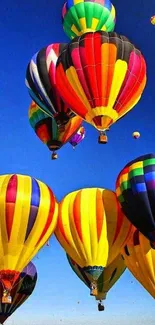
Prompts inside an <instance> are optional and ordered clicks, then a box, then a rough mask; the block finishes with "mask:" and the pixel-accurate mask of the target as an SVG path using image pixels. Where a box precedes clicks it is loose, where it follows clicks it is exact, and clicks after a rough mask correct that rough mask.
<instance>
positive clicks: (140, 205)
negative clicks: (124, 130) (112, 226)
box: [116, 154, 155, 244]
mask: <svg viewBox="0 0 155 325" xmlns="http://www.w3.org/2000/svg"><path fill="white" fill-rule="evenodd" d="M116 194H117V197H118V200H119V202H120V204H121V207H122V210H123V212H124V213H125V215H126V216H127V217H128V219H129V220H130V221H131V222H132V224H133V225H134V226H135V227H136V228H138V229H139V230H140V231H141V232H142V234H143V235H144V236H146V237H147V238H148V239H149V240H150V241H151V243H152V244H153V243H154V244H155V154H147V155H144V156H141V157H138V158H136V159H134V160H133V161H131V162H130V163H128V164H127V165H126V166H125V167H124V168H123V169H122V171H121V172H120V174H119V175H118V178H117V182H116Z"/></svg>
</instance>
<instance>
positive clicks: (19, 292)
mask: <svg viewBox="0 0 155 325" xmlns="http://www.w3.org/2000/svg"><path fill="white" fill-rule="evenodd" d="M36 282H37V270H36V268H35V265H34V264H33V263H31V262H30V263H29V264H28V265H27V266H26V267H25V268H24V270H23V271H22V272H21V273H20V276H19V279H18V280H17V281H16V282H15V284H14V287H13V289H12V290H11V296H12V303H11V304H8V303H0V323H1V324H3V323H4V322H5V321H6V320H7V318H8V317H10V316H11V315H12V314H13V313H14V312H15V310H16V309H17V308H19V307H20V306H21V305H22V304H23V303H24V302H25V300H27V299H28V298H29V296H30V295H31V294H32V292H33V290H34V288H35V286H36ZM2 295H3V290H2V286H0V297H1V299H2Z"/></svg>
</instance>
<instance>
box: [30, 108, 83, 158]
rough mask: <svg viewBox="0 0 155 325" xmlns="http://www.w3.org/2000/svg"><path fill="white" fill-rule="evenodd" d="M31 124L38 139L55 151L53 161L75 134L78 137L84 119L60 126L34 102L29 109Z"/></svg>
mask: <svg viewBox="0 0 155 325" xmlns="http://www.w3.org/2000/svg"><path fill="white" fill-rule="evenodd" d="M29 122H30V124H31V126H32V128H33V129H34V131H35V133H36V135H37V136H38V138H39V139H40V140H41V141H42V142H43V143H45V144H46V145H47V146H48V148H49V150H51V151H53V154H52V159H57V157H58V155H57V153H56V151H57V150H58V149H60V148H61V147H62V146H63V145H64V144H66V143H67V142H68V141H69V140H70V139H71V138H72V137H73V135H74V134H75V136H76V134H77V133H76V132H77V130H78V129H79V126H80V125H81V123H82V119H81V117H79V116H75V117H73V118H72V119H70V120H69V121H68V123H66V124H65V125H61V126H59V125H57V123H56V121H55V119H53V118H51V117H49V116H47V114H45V113H44V112H43V111H42V110H41V109H40V108H39V107H38V105H36V104H35V103H34V102H32V103H31V105H30V108H29ZM77 137H78V136H77ZM76 139H77V138H76Z"/></svg>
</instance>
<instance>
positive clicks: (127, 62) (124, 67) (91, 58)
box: [56, 31, 146, 130]
mask: <svg viewBox="0 0 155 325" xmlns="http://www.w3.org/2000/svg"><path fill="white" fill-rule="evenodd" d="M145 84H146V63H145V60H144V57H143V56H142V54H141V52H140V51H139V50H138V49H137V48H136V47H135V46H134V45H133V44H132V43H131V42H130V41H129V40H128V39H127V38H126V37H125V36H121V35H118V34H117V33H114V32H110V33H106V32H103V31H98V32H94V33H91V32H90V33H86V34H84V35H82V36H80V37H76V38H75V39H74V40H72V41H71V42H70V43H69V44H68V45H67V46H66V47H65V48H64V50H63V51H62V53H61V54H60V56H59V58H58V61H57V67H56V85H57V88H58V90H59V93H60V95H61V96H62V98H63V99H64V101H66V103H67V104H68V105H69V107H71V109H72V110H73V111H74V112H75V114H77V115H79V116H81V117H82V118H83V119H85V120H86V121H87V122H89V123H91V124H92V125H93V126H95V127H96V128H97V129H98V130H106V129H107V128H108V127H110V126H111V125H112V124H113V123H114V122H116V121H117V120H118V119H119V118H121V117H123V116H124V115H125V114H126V113H127V112H129V111H130V110H131V109H132V108H133V107H134V106H135V105H136V104H137V102H138V101H139V99H140V97H141V95H142V93H143V90H144V88H145Z"/></svg>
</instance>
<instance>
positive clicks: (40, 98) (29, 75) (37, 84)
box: [26, 43, 75, 124]
mask: <svg viewBox="0 0 155 325" xmlns="http://www.w3.org/2000/svg"><path fill="white" fill-rule="evenodd" d="M65 45H66V44H60V43H56V44H50V45H48V46H47V47H45V48H43V49H41V50H40V51H39V52H37V53H36V54H35V55H34V56H33V57H32V59H31V61H30V62H29V64H28V67H27V72H26V86H27V87H28V91H29V94H30V96H31V98H32V99H33V100H34V102H35V103H36V104H38V105H39V107H41V109H42V110H43V111H44V112H45V113H46V114H48V115H49V116H51V117H54V118H55V119H56V121H57V123H58V124H65V123H66V122H68V120H69V119H70V118H71V117H73V116H74V115H75V114H74V113H73V112H72V111H71V110H70V109H69V108H68V107H67V106H66V104H65V103H64V102H63V100H62V99H61V98H60V96H59V93H58V91H57V89H56V80H55V69H56V62H57V59H58V56H59V54H60V53H61V51H62V50H63V49H64V47H65Z"/></svg>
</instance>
